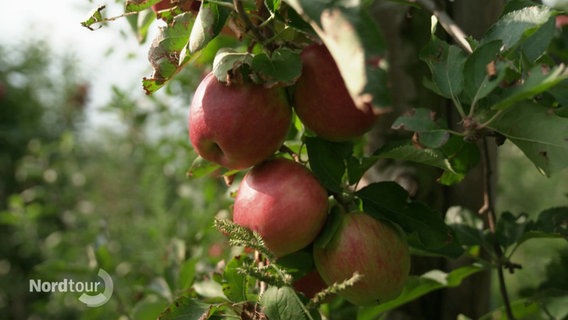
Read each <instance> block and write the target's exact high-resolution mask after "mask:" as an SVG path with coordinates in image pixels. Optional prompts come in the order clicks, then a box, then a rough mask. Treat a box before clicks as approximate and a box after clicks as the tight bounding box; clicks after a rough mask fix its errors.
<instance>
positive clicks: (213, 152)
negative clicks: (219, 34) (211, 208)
mask: <svg viewBox="0 0 568 320" xmlns="http://www.w3.org/2000/svg"><path fill="white" fill-rule="evenodd" d="M291 117H292V111H291V108H290V105H289V104H288V100H287V98H286V94H285V92H284V90H283V89H281V88H270V89H267V88H264V87H263V86H261V85H255V84H251V83H240V84H237V83H233V84H231V85H227V84H224V83H222V82H219V81H218V80H217V78H216V77H215V76H214V75H213V73H209V74H208V75H207V76H205V78H204V79H203V80H202V81H201V83H200V84H199V86H198V88H197V90H196V91H195V94H194V96H193V101H192V102H191V108H190V113H189V137H190V140H191V143H192V145H193V147H194V148H195V150H196V151H197V153H198V154H199V155H201V156H202V157H203V158H204V159H206V160H209V161H212V162H215V163H218V164H220V165H221V166H223V167H226V168H229V169H238V170H240V169H245V168H248V167H250V166H253V165H255V164H257V163H260V162H262V161H263V160H265V159H267V158H268V157H270V156H271V155H272V154H274V152H275V151H276V150H278V149H279V148H280V146H281V145H282V142H283V141H284V139H285V138H286V135H287V133H288V129H289V127H290V122H291Z"/></svg>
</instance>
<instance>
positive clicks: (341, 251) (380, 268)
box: [314, 213, 410, 305]
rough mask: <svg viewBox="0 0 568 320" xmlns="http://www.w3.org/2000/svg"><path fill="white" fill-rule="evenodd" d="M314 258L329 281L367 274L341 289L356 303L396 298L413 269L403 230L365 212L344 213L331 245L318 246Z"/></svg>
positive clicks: (365, 303) (361, 303)
mask: <svg viewBox="0 0 568 320" xmlns="http://www.w3.org/2000/svg"><path fill="white" fill-rule="evenodd" d="M314 262H315V265H316V268H317V270H318V271H319V273H320V275H321V276H322V278H323V279H324V281H325V282H326V283H327V284H328V285H331V284H333V283H334V282H341V281H344V280H347V279H349V278H350V277H351V276H352V275H353V273H354V272H358V273H359V274H361V275H362V276H363V278H362V279H361V280H359V281H358V282H356V283H355V285H354V286H353V287H350V288H348V289H346V290H345V291H342V292H340V293H338V294H339V295H340V296H342V297H343V298H345V299H346V300H347V301H349V302H351V303H353V304H356V305H369V304H373V303H379V302H380V303H382V302H385V301H388V300H391V299H394V298H396V297H397V296H398V295H399V294H400V293H401V291H402V288H403V287H404V283H405V281H406V279H407V277H408V273H409V271H410V254H409V249H408V245H407V243H406V240H405V239H404V238H403V236H402V235H401V234H400V232H399V231H398V230H396V229H395V228H394V227H393V226H392V225H390V224H388V223H386V222H381V221H379V220H377V219H375V218H373V217H371V216H369V215H367V214H365V213H350V214H344V215H343V216H342V217H341V223H340V226H339V229H338V231H337V232H336V233H335V234H334V236H333V237H332V239H331V240H330V242H329V243H328V244H327V246H326V247H325V248H324V249H322V248H317V247H316V246H314Z"/></svg>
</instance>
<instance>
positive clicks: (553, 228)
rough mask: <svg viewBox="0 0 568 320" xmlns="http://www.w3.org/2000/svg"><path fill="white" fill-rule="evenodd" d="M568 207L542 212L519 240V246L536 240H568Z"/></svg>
mask: <svg viewBox="0 0 568 320" xmlns="http://www.w3.org/2000/svg"><path fill="white" fill-rule="evenodd" d="M567 226H568V207H557V208H550V209H547V210H544V211H543V212H541V213H540V214H539V216H538V218H537V220H536V221H535V222H533V223H531V224H530V225H529V226H528V227H527V228H526V229H527V230H526V232H525V233H524V234H523V235H522V237H521V238H520V239H519V240H518V242H519V244H521V243H523V242H525V241H528V240H530V239H534V238H564V239H566V240H568V227H567Z"/></svg>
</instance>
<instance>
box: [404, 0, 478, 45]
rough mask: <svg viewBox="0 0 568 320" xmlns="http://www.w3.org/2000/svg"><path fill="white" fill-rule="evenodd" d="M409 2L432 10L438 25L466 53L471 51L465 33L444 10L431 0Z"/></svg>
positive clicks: (412, 0)
mask: <svg viewBox="0 0 568 320" xmlns="http://www.w3.org/2000/svg"><path fill="white" fill-rule="evenodd" d="M409 1H410V2H417V3H419V4H420V5H421V6H423V7H424V8H426V10H428V11H430V12H432V14H433V15H435V16H436V18H438V21H439V22H440V25H441V26H442V28H444V30H446V32H447V33H448V34H449V35H450V36H451V37H452V38H454V41H455V42H456V43H457V44H458V45H460V46H461V47H462V48H463V49H464V50H465V51H466V52H467V53H472V52H473V50H472V49H471V46H470V44H469V42H467V40H466V35H465V33H464V32H463V31H462V29H461V28H460V27H459V26H458V25H457V24H456V23H455V22H454V20H452V18H450V16H448V14H447V13H446V12H445V11H442V10H440V9H438V8H437V7H436V4H435V3H434V1H432V0H409Z"/></svg>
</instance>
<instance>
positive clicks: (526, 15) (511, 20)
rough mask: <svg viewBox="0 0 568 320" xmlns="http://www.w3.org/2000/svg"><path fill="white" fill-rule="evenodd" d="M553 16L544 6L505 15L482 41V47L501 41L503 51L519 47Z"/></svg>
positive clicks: (527, 8)
mask: <svg viewBox="0 0 568 320" xmlns="http://www.w3.org/2000/svg"><path fill="white" fill-rule="evenodd" d="M550 16H551V11H550V9H548V8H547V7H544V6H532V7H526V8H522V9H520V10H516V11H511V12H509V13H507V14H505V15H504V16H503V17H501V19H499V21H497V23H495V24H494V25H493V26H492V27H491V29H489V31H488V32H487V33H486V34H485V36H484V37H483V39H481V41H480V45H483V44H486V43H488V42H492V41H494V40H501V41H502V42H503V50H504V51H508V50H509V49H511V48H513V47H516V46H517V45H519V43H520V41H521V40H523V39H525V38H526V37H528V36H530V35H532V34H534V33H535V32H536V31H537V29H538V28H539V27H540V26H542V25H543V24H545V23H546V22H547V21H548V19H549V18H550Z"/></svg>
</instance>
